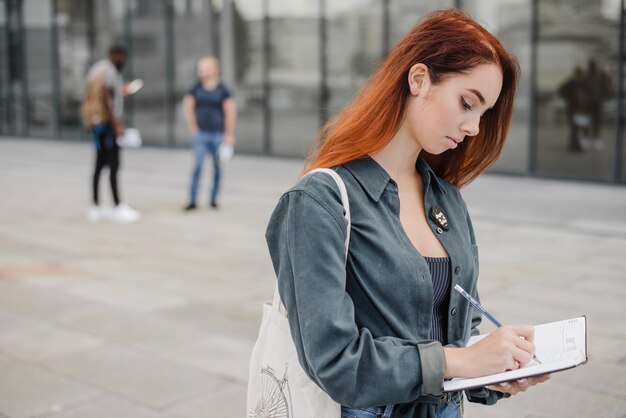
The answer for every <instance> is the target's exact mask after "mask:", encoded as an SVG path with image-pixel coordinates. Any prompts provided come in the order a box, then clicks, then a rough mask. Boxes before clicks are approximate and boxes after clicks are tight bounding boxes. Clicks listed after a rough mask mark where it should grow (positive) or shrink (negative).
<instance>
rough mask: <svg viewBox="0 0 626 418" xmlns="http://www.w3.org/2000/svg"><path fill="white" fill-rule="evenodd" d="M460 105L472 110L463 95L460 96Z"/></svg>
mask: <svg viewBox="0 0 626 418" xmlns="http://www.w3.org/2000/svg"><path fill="white" fill-rule="evenodd" d="M461 105H463V107H464V108H466V109H467V110H472V106H470V105H469V103H467V102H466V101H465V99H464V98H463V97H461Z"/></svg>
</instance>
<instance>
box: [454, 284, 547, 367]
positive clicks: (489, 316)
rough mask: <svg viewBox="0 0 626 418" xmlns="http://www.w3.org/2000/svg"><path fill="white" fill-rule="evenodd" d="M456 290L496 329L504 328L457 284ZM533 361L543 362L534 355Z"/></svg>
mask: <svg viewBox="0 0 626 418" xmlns="http://www.w3.org/2000/svg"><path fill="white" fill-rule="evenodd" d="M454 290H456V291H457V292H459V293H460V294H461V295H462V296H463V297H464V298H465V299H467V300H468V301H469V303H471V304H472V306H473V307H474V308H476V309H478V310H479V311H480V312H481V313H482V314H483V315H485V316H486V317H487V318H488V319H489V320H490V321H491V322H493V324H494V325H495V326H496V327H498V328H500V327H501V326H502V323H501V322H500V321H498V320H497V319H496V318H495V317H494V316H493V315H491V314H490V313H489V312H488V311H487V310H486V309H485V308H483V307H482V305H481V304H480V303H478V301H477V300H476V299H474V298H473V297H472V295H470V294H469V293H467V292H466V291H465V289H463V288H462V287H461V286H459V285H458V284H455V285H454ZM533 360H535V361H536V362H537V363H539V364H541V362H540V361H539V359H538V358H537V356H536V355H535V354H533Z"/></svg>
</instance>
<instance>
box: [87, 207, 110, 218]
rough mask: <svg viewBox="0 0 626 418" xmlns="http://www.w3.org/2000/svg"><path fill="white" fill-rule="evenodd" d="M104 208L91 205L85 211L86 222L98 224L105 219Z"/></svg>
mask: <svg viewBox="0 0 626 418" xmlns="http://www.w3.org/2000/svg"><path fill="white" fill-rule="evenodd" d="M105 217H106V216H105V213H104V208H103V207H102V206H96V205H93V206H92V207H90V208H89V209H88V210H87V220H88V221H89V222H100V221H103V220H104V219H105Z"/></svg>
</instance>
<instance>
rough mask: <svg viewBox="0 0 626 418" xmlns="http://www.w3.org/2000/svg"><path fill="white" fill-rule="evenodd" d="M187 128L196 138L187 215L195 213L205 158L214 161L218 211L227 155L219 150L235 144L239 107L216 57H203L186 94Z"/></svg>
mask: <svg viewBox="0 0 626 418" xmlns="http://www.w3.org/2000/svg"><path fill="white" fill-rule="evenodd" d="M183 107H184V111H185V119H186V121H187V126H188V127H189V130H190V131H191V133H192V134H193V151H194V161H195V163H194V168H193V173H192V177H191V188H190V196H189V203H188V204H187V206H186V207H185V210H186V211H189V210H194V209H196V200H197V195H198V185H199V183H200V176H201V174H202V165H203V163H204V158H205V156H206V154H207V152H208V153H210V154H211V156H212V157H213V186H212V189H211V207H212V208H217V206H218V205H217V195H218V193H219V185H220V177H221V170H220V155H224V154H227V153H225V152H224V150H222V152H219V150H220V147H222V148H227V149H228V150H231V151H230V153H232V147H233V146H234V144H235V135H234V131H235V121H236V118H237V106H236V103H235V99H234V98H233V97H232V95H231V93H230V91H229V90H228V89H227V88H226V87H225V86H224V85H223V84H222V83H221V82H220V77H219V64H218V61H217V59H216V58H215V57H204V58H201V59H200V61H199V62H198V81H197V82H196V83H194V84H193V86H191V88H190V89H189V90H188V91H187V94H186V95H185V98H184V100H183Z"/></svg>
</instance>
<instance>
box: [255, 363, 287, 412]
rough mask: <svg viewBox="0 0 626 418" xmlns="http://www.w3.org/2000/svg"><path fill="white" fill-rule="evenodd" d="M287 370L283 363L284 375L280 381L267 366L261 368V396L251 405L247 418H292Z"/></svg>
mask: <svg viewBox="0 0 626 418" xmlns="http://www.w3.org/2000/svg"><path fill="white" fill-rule="evenodd" d="M287 368H288V365H287V364H286V363H285V373H284V374H283V378H282V379H278V378H277V377H276V373H275V372H274V369H272V368H271V367H270V366H269V365H268V366H267V367H264V368H261V390H260V393H261V395H260V397H259V398H258V399H257V400H256V401H254V403H253V404H252V407H251V408H250V411H249V412H248V417H249V418H290V417H293V412H292V411H291V394H290V392H289V382H288V381H287Z"/></svg>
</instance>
